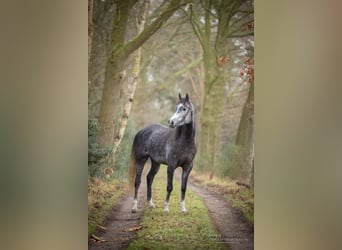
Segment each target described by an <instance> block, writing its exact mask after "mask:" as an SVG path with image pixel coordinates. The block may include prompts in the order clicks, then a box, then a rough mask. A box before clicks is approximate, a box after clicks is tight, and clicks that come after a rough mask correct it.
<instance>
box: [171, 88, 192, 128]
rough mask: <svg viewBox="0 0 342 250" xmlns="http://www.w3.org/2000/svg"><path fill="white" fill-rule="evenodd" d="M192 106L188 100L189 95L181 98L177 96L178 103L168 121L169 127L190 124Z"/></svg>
mask: <svg viewBox="0 0 342 250" xmlns="http://www.w3.org/2000/svg"><path fill="white" fill-rule="evenodd" d="M192 114H193V105H192V103H191V102H190V100H189V95H188V93H186V96H185V97H184V98H182V96H181V95H180V94H179V102H178V104H177V108H176V113H174V114H173V116H172V117H171V118H170V120H169V125H170V127H172V128H174V127H179V126H182V125H184V124H189V123H192V119H193V115H192Z"/></svg>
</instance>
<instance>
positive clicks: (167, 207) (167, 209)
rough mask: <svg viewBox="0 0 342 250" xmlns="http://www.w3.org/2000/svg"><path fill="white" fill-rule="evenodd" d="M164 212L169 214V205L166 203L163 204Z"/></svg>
mask: <svg viewBox="0 0 342 250" xmlns="http://www.w3.org/2000/svg"><path fill="white" fill-rule="evenodd" d="M164 212H165V213H168V212H169V203H168V202H166V201H165V202H164Z"/></svg>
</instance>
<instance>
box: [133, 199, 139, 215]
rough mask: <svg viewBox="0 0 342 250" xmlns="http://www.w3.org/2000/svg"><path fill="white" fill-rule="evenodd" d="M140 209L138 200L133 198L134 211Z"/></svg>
mask: <svg viewBox="0 0 342 250" xmlns="http://www.w3.org/2000/svg"><path fill="white" fill-rule="evenodd" d="M137 210H138V200H137V199H135V200H133V207H132V213H136V212H137Z"/></svg>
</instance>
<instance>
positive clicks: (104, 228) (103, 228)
mask: <svg viewBox="0 0 342 250" xmlns="http://www.w3.org/2000/svg"><path fill="white" fill-rule="evenodd" d="M97 227H98V228H100V229H102V230H107V228H106V227H104V226H101V225H97Z"/></svg>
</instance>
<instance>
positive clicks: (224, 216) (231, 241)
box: [176, 171, 254, 250]
mask: <svg viewBox="0 0 342 250" xmlns="http://www.w3.org/2000/svg"><path fill="white" fill-rule="evenodd" d="M176 178H177V180H180V179H181V171H178V172H177V173H176ZM188 187H189V188H190V189H191V190H192V191H194V192H195V193H197V194H198V195H199V196H201V197H202V198H203V201H204V203H205V205H206V207H207V208H208V210H209V213H210V216H211V218H212V220H213V222H214V225H215V227H216V229H217V231H218V232H219V233H220V237H218V238H217V240H218V241H220V242H222V243H225V244H226V245H227V246H228V247H229V249H232V250H240V249H241V250H250V249H254V228H253V226H252V225H250V224H248V222H247V221H246V220H245V219H244V218H243V215H242V213H241V212H240V211H238V210H237V209H235V208H233V207H232V206H231V204H230V202H229V201H228V200H227V199H225V198H224V197H223V196H222V195H220V194H217V193H214V192H211V191H209V190H207V189H205V188H202V187H199V186H197V185H196V184H194V179H193V178H191V175H190V176H189V181H188Z"/></svg>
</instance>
